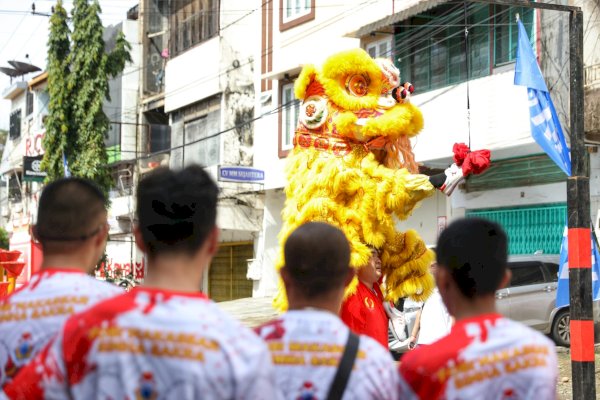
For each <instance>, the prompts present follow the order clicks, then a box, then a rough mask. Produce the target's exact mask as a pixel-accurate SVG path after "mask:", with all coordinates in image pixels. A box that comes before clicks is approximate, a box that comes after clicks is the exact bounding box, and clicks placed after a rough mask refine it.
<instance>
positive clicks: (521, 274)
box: [508, 261, 544, 286]
mask: <svg viewBox="0 0 600 400" xmlns="http://www.w3.org/2000/svg"><path fill="white" fill-rule="evenodd" d="M508 266H509V268H510V271H511V272H512V278H511V280H510V286H525V285H536V284H538V283H544V273H543V272H542V266H541V264H540V263H539V262H535V261H534V262H514V263H509V264H508Z"/></svg>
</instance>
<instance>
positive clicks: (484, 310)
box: [453, 295, 497, 321]
mask: <svg viewBox="0 0 600 400" xmlns="http://www.w3.org/2000/svg"><path fill="white" fill-rule="evenodd" d="M496 312H497V311H496V299H495V297H494V296H493V295H492V296H486V297H480V298H477V299H474V300H471V301H469V300H467V299H461V300H459V301H458V302H457V305H456V307H455V310H454V315H453V317H454V318H455V319H456V321H460V320H463V319H468V318H474V317H478V316H480V315H484V314H494V313H496Z"/></svg>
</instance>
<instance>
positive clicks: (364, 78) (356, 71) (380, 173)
mask: <svg viewBox="0 0 600 400" xmlns="http://www.w3.org/2000/svg"><path fill="white" fill-rule="evenodd" d="M399 75H400V74H399V71H398V69H397V68H396V67H395V66H394V65H393V64H392V63H391V61H389V60H384V59H372V58H371V57H370V56H369V55H368V54H367V53H366V52H365V51H364V50H362V49H353V50H349V51H344V52H340V53H338V54H335V55H333V56H331V57H329V58H328V59H327V60H326V61H325V63H324V64H323V65H322V68H321V69H317V68H316V67H315V66H314V65H306V66H304V68H303V69H302V72H301V73H300V76H299V77H298V79H297V80H296V83H295V88H294V90H295V95H296V97H297V98H298V99H300V100H302V101H303V103H302V105H301V107H300V114H299V122H298V126H297V128H296V134H295V137H294V148H293V150H292V151H291V152H290V153H289V155H288V161H287V165H286V177H287V187H286V189H285V191H286V196H287V199H286V202H285V207H284V210H283V212H282V216H283V227H282V230H281V232H280V236H279V240H280V244H281V246H280V255H279V257H278V262H277V268H280V267H281V266H282V265H283V255H282V254H281V253H282V251H281V249H282V248H283V244H284V243H285V240H286V239H287V237H288V236H289V234H290V233H291V232H292V231H294V230H295V229H296V228H297V227H298V226H300V225H302V224H303V223H305V222H308V221H321V222H327V223H330V224H332V225H334V226H337V227H339V228H340V229H342V230H343V231H344V233H345V234H346V237H347V238H348V240H349V241H350V246H351V250H352V254H351V260H350V263H351V266H352V267H354V268H361V267H362V266H365V265H367V263H368V260H369V258H370V256H371V249H372V248H374V249H377V251H378V252H379V254H380V255H381V269H382V273H383V275H384V276H385V287H386V289H385V293H386V298H387V299H389V300H392V301H394V300H397V299H398V298H401V297H412V298H414V299H415V300H424V299H426V298H427V297H428V296H429V294H430V293H431V291H432V288H433V286H434V283H433V279H432V277H431V275H430V274H429V273H428V268H429V265H430V264H431V262H432V261H433V259H434V254H433V252H432V251H430V250H428V249H427V248H426V246H425V244H424V243H423V241H422V240H421V238H420V237H419V236H418V234H417V233H416V232H415V231H414V230H408V231H406V232H399V231H398V230H396V229H395V218H394V215H395V216H396V217H397V218H399V219H406V218H407V217H408V216H409V215H410V214H411V212H412V211H413V210H414V208H415V207H416V206H417V205H418V203H419V202H420V201H421V200H423V199H425V198H427V197H429V196H431V195H432V194H433V193H434V192H435V189H436V188H437V189H440V190H442V191H443V192H444V193H446V194H448V195H449V194H450V193H451V192H452V190H454V188H455V187H456V186H457V185H458V183H459V182H460V181H461V180H462V179H463V178H464V177H465V176H466V175H468V174H470V173H480V172H482V171H483V170H484V169H485V168H486V167H487V166H488V165H489V151H480V152H470V151H469V150H468V148H467V147H466V146H465V145H455V146H454V147H455V149H454V150H455V162H456V163H455V164H452V166H451V167H449V168H448V169H447V170H446V171H445V173H442V174H440V175H435V176H431V177H429V176H426V175H422V174H419V173H418V165H417V163H416V162H415V158H414V154H413V152H412V148H411V143H410V138H411V137H413V136H415V135H417V134H418V133H419V131H420V130H421V129H422V127H423V117H422V115H421V112H420V111H419V109H418V108H417V107H416V106H414V105H412V104H411V103H410V102H409V101H408V100H409V98H410V94H411V93H412V91H413V87H412V85H410V84H408V83H406V84H403V85H400V76H399ZM356 287H357V280H356V278H355V279H354V281H353V283H352V284H351V285H350V286H349V287H348V289H347V295H348V294H350V293H352V292H353V291H355V290H356ZM274 305H275V307H276V308H279V309H285V308H287V302H286V297H285V293H284V289H283V286H282V285H281V284H280V286H279V293H278V294H277V296H276V298H275V300H274Z"/></svg>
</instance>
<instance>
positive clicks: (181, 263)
mask: <svg viewBox="0 0 600 400" xmlns="http://www.w3.org/2000/svg"><path fill="white" fill-rule="evenodd" d="M207 262H208V261H205V262H198V263H196V262H193V261H192V260H191V259H189V258H187V257H177V256H174V257H171V258H169V257H164V258H161V259H154V260H151V261H148V276H147V277H146V278H145V279H144V283H143V284H142V286H146V287H153V288H158V289H165V290H172V291H177V292H190V293H197V292H200V291H201V287H202V277H203V274H204V269H205V268H206V267H205V265H207V264H206V263H207ZM198 265H202V267H201V268H200V267H198Z"/></svg>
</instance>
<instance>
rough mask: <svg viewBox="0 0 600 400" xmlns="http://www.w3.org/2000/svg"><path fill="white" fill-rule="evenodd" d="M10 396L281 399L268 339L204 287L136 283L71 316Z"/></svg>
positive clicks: (13, 385)
mask: <svg viewBox="0 0 600 400" xmlns="http://www.w3.org/2000/svg"><path fill="white" fill-rule="evenodd" d="M4 393H5V395H6V396H7V397H8V398H10V399H50V398H52V399H85V400H90V399H103V400H104V399H131V400H134V399H140V400H141V399H155V400H159V399H176V400H186V399H190V400H191V399H278V398H280V396H279V394H278V391H277V389H276V386H275V384H274V375H273V368H272V365H271V362H270V358H269V353H268V350H267V347H266V345H265V343H264V342H263V341H261V340H260V339H259V338H258V337H257V336H256V335H255V334H254V332H252V331H251V330H249V329H248V328H246V327H243V326H242V325H241V324H240V323H239V322H237V321H235V320H233V319H232V318H231V317H229V316H228V315H226V314H225V313H224V312H223V311H221V310H220V309H219V308H218V307H217V305H216V304H215V303H213V302H212V301H211V300H209V299H208V298H207V297H206V296H204V295H202V294H201V293H178V292H173V291H167V290H161V289H152V288H141V287H138V288H135V289H133V290H132V291H131V292H129V293H126V294H123V295H121V296H117V297H114V298H112V299H109V300H107V301H104V302H101V303H99V304H97V305H96V306H94V307H92V308H91V309H89V310H87V311H85V312H83V313H80V314H77V315H75V316H73V317H72V318H70V319H69V320H68V321H67V322H66V323H65V325H64V327H63V329H62V331H61V332H60V334H59V335H58V336H57V337H56V339H55V340H54V341H53V342H52V343H51V344H50V345H49V346H47V347H46V348H45V349H44V350H43V351H42V352H41V353H40V355H39V356H38V357H36V358H35V359H34V361H33V362H32V363H30V364H29V365H28V366H27V367H25V368H23V369H22V370H21V372H20V373H19V374H18V375H17V376H16V378H15V379H14V380H13V382H12V383H11V384H10V385H8V386H6V387H5V388H4Z"/></svg>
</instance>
